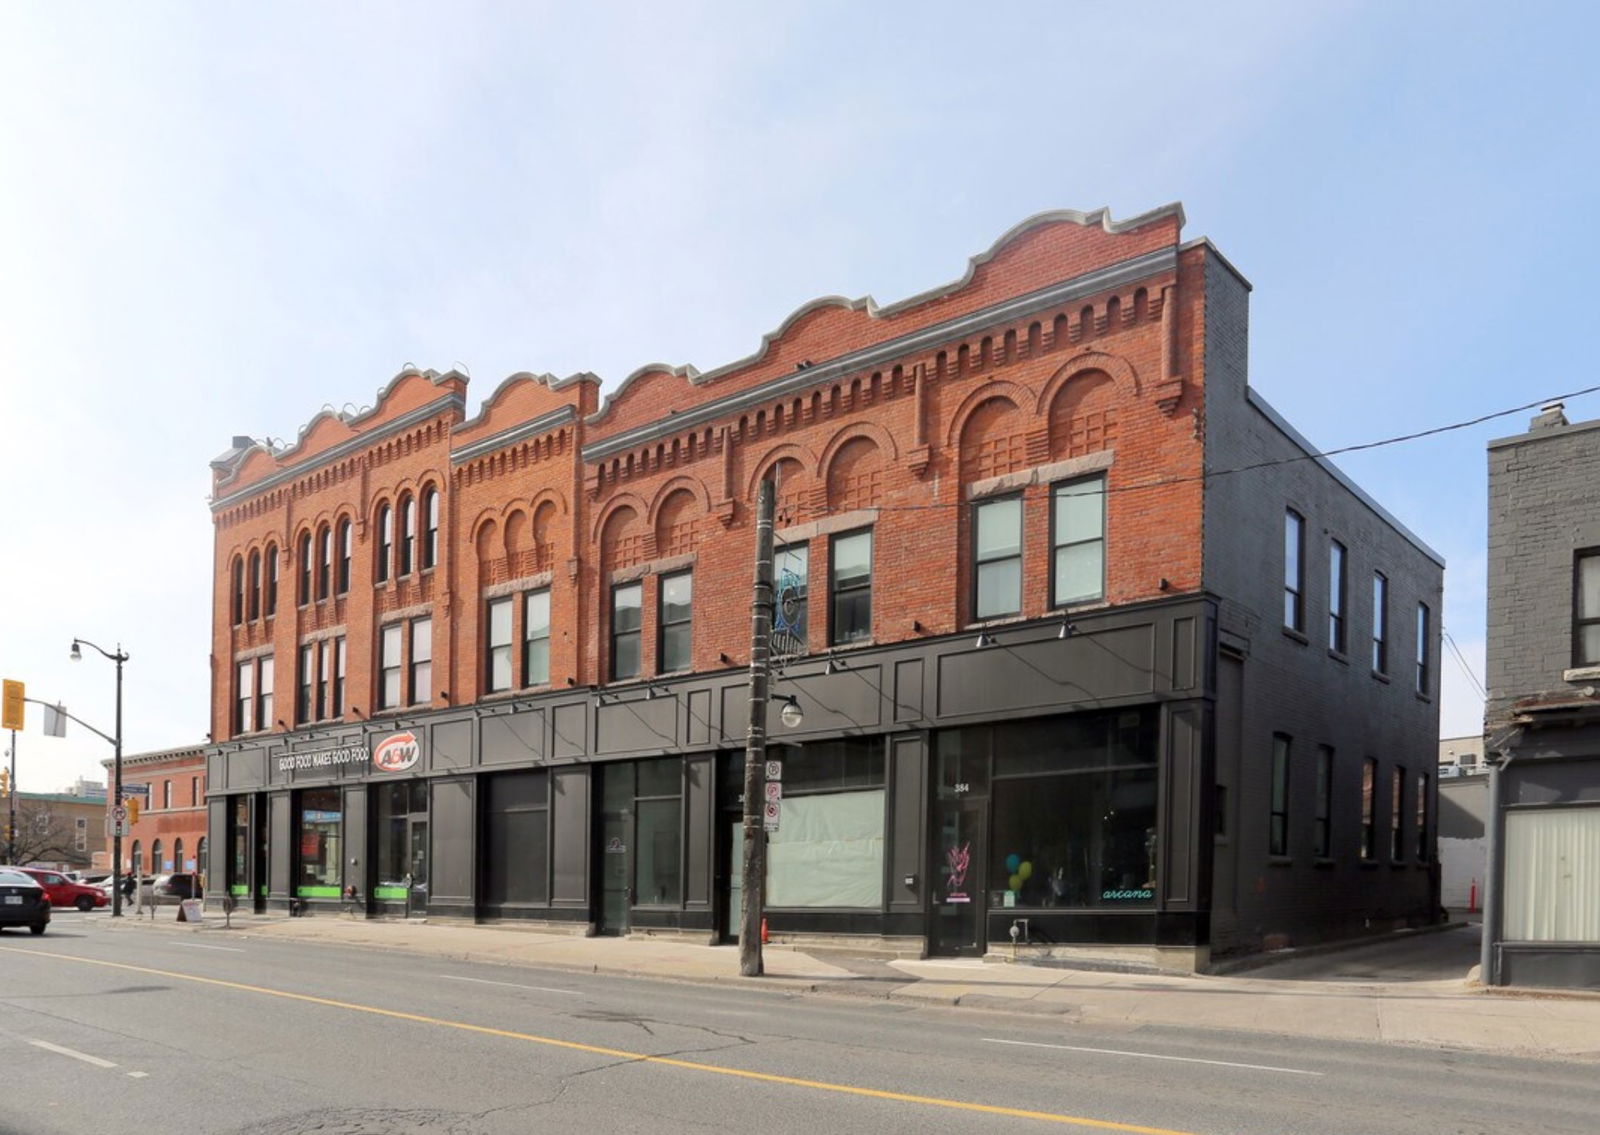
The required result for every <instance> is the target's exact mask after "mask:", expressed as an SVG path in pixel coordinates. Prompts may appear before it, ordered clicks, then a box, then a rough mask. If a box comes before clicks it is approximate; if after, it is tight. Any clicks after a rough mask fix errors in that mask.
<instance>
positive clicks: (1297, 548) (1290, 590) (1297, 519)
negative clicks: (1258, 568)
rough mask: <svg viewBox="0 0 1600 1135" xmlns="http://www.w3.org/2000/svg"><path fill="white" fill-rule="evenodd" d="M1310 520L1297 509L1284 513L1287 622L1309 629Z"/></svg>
mask: <svg viewBox="0 0 1600 1135" xmlns="http://www.w3.org/2000/svg"><path fill="white" fill-rule="evenodd" d="M1305 550H1306V521H1305V517H1303V516H1301V515H1300V514H1299V513H1298V512H1296V511H1295V510H1294V509H1292V508H1291V509H1288V510H1286V511H1285V512H1284V514H1283V625H1284V626H1286V627H1288V628H1289V629H1290V630H1292V631H1304V630H1305V629H1306V565H1305Z"/></svg>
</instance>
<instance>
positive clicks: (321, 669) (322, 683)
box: [315, 638, 338, 721]
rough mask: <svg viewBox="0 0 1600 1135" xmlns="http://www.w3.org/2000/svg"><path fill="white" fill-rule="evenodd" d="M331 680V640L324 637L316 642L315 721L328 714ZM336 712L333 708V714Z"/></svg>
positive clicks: (335, 714)
mask: <svg viewBox="0 0 1600 1135" xmlns="http://www.w3.org/2000/svg"><path fill="white" fill-rule="evenodd" d="M332 681H333V640H332V639H327V638H325V639H323V640H322V641H321V642H319V643H318V644H317V693H316V702H315V705H316V710H315V712H316V717H315V720H317V721H321V720H323V719H324V718H326V717H328V716H330V714H329V712H328V711H329V707H330V705H331V703H330V702H329V700H328V694H329V692H330V691H329V683H331V682H332ZM337 713H338V711H337V710H335V711H334V713H333V716H337Z"/></svg>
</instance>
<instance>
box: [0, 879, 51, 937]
mask: <svg viewBox="0 0 1600 1135" xmlns="http://www.w3.org/2000/svg"><path fill="white" fill-rule="evenodd" d="M49 925H50V896H49V895H47V894H45V890H44V888H43V887H41V886H40V885H39V883H38V881H37V880H36V879H34V877H33V876H32V875H29V874H27V873H25V872H23V871H19V870H17V869H16V868H15V867H0V930H3V929H4V928H5V927H7V926H26V927H27V928H28V929H29V930H31V931H33V933H35V934H43V933H44V928H45V927H46V926H49Z"/></svg>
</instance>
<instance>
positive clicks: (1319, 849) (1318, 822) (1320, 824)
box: [1311, 745, 1333, 859]
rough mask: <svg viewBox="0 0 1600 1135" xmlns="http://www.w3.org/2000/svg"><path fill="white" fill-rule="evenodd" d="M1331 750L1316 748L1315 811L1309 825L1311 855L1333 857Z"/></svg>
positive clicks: (1319, 746) (1321, 746)
mask: <svg viewBox="0 0 1600 1135" xmlns="http://www.w3.org/2000/svg"><path fill="white" fill-rule="evenodd" d="M1332 812H1333V750H1332V749H1331V748H1329V747H1328V746H1327V745H1318V746H1317V810H1316V813H1315V815H1314V816H1313V818H1312V825H1311V845H1312V846H1311V854H1312V855H1315V856H1316V857H1317V858H1318V859H1329V858H1331V857H1332V856H1333V815H1332Z"/></svg>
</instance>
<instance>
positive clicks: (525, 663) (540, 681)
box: [522, 587, 550, 686]
mask: <svg viewBox="0 0 1600 1135" xmlns="http://www.w3.org/2000/svg"><path fill="white" fill-rule="evenodd" d="M522 684H523V685H524V686H545V685H549V684H550V589H549V588H547V587H546V588H540V589H539V590H538V591H530V592H528V593H527V594H526V595H524V596H523V597H522Z"/></svg>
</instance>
